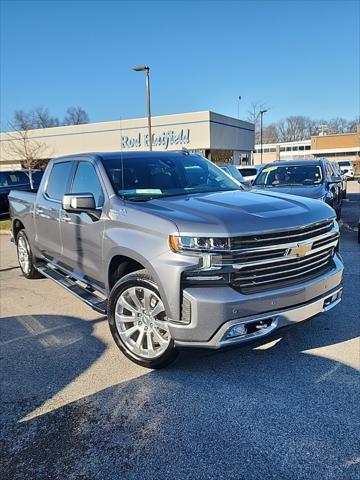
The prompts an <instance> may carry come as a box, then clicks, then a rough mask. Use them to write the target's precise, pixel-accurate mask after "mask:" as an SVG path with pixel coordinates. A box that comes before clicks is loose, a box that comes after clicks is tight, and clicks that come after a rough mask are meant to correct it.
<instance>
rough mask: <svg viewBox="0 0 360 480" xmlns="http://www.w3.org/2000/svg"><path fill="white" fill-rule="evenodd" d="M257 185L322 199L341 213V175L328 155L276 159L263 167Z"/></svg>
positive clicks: (256, 186)
mask: <svg viewBox="0 0 360 480" xmlns="http://www.w3.org/2000/svg"><path fill="white" fill-rule="evenodd" d="M254 188H257V189H266V190H273V191H276V192H279V193H289V194H291V195H299V196H301V197H308V198H314V199H317V200H322V201H323V202H325V203H327V204H328V205H330V206H331V207H332V208H333V209H334V210H335V212H336V216H337V219H340V217H341V205H342V185H341V177H339V176H334V171H333V169H332V168H331V165H330V163H329V162H328V161H327V160H325V159H319V160H284V161H280V162H273V163H271V164H269V165H267V166H266V167H264V168H263V169H262V170H261V172H260V173H259V175H258V176H257V178H256V180H255V182H254Z"/></svg>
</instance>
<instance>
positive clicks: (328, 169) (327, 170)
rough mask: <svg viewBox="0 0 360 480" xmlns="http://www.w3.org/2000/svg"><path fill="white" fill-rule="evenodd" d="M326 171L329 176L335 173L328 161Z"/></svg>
mask: <svg viewBox="0 0 360 480" xmlns="http://www.w3.org/2000/svg"><path fill="white" fill-rule="evenodd" d="M326 173H327V175H328V177H332V176H333V175H334V174H333V171H332V169H331V167H330V165H329V164H328V163H327V164H326Z"/></svg>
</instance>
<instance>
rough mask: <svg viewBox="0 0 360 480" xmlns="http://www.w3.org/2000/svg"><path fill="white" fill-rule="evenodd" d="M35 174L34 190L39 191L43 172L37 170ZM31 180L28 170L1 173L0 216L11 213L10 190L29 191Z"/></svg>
mask: <svg viewBox="0 0 360 480" xmlns="http://www.w3.org/2000/svg"><path fill="white" fill-rule="evenodd" d="M32 174H33V184H34V189H37V188H38V186H39V184H40V181H41V178H42V175H43V172H41V171H40V170H35V171H34V172H32ZM29 188H30V180H29V172H28V170H8V171H3V172H0V214H1V215H5V214H7V213H9V201H8V195H9V193H10V190H29Z"/></svg>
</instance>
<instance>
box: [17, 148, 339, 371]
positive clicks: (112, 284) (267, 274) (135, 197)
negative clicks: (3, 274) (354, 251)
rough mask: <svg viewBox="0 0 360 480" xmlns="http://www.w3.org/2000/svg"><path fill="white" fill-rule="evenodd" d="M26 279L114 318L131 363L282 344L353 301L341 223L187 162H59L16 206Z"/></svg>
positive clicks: (317, 205) (183, 155) (183, 157)
mask: <svg viewBox="0 0 360 480" xmlns="http://www.w3.org/2000/svg"><path fill="white" fill-rule="evenodd" d="M9 198H10V212H11V218H12V231H13V239H14V241H15V243H16V245H17V252H18V258H19V263H20V267H21V269H22V272H23V274H24V275H25V277H27V278H35V277H38V276H39V275H43V276H46V277H49V278H51V279H53V280H54V281H55V282H57V283H58V284H60V285H62V286H63V287H65V288H66V289H67V290H68V291H70V292H72V293H73V294H75V295H77V296H78V297H80V298H81V299H82V300H83V301H84V302H86V303H87V304H88V305H90V306H91V307H92V308H94V309H95V310H97V311H99V312H102V313H104V314H105V313H106V314H107V316H108V320H109V325H110V330H111V333H112V335H113V337H114V340H115V342H116V344H117V345H118V347H119V348H120V349H121V350H122V352H123V353H124V354H125V355H126V356H127V357H128V358H130V359H131V360H132V361H134V362H136V363H138V364H140V365H143V366H146V367H150V368H160V367H164V366H166V365H167V364H169V363H170V362H171V361H173V360H174V358H175V357H176V355H177V351H178V347H183V346H184V347H185V346H191V347H206V348H219V347H223V346H228V345H234V344H237V343H241V342H246V341H248V340H255V339H259V338H261V337H265V336H268V335H270V334H271V333H272V332H274V330H276V329H278V328H280V327H284V326H287V325H292V324H295V323H297V322H301V321H303V320H306V319H308V318H310V317H313V316H314V315H316V314H318V313H321V312H324V311H325V310H328V309H330V308H332V307H333V306H335V305H336V304H337V303H338V302H339V301H340V299H341V292H342V286H341V281H342V273H343V263H342V260H341V257H340V255H339V253H338V241H339V229H338V224H337V222H336V220H335V212H334V211H333V210H332V209H331V208H330V207H329V206H327V205H326V204H325V203H323V202H320V201H317V200H311V199H305V198H300V197H294V196H291V195H286V194H277V193H273V192H268V191H266V190H264V191H258V192H256V193H254V192H251V191H245V190H244V189H243V188H242V187H241V185H240V184H239V183H237V182H236V180H234V179H232V178H231V177H230V176H229V175H227V174H226V173H225V172H223V171H222V170H221V169H220V168H218V167H217V166H216V165H214V164H212V163H211V162H209V161H208V160H206V159H204V158H203V157H201V156H199V155H195V154H189V153H188V152H178V153H167V152H161V153H159V152H139V153H122V152H120V153H96V154H83V155H73V156H67V157H62V158H57V159H55V160H52V161H50V163H49V165H48V167H47V169H46V172H45V174H44V176H43V179H42V181H41V184H40V187H39V190H38V192H37V194H34V193H30V192H11V193H10V197H9Z"/></svg>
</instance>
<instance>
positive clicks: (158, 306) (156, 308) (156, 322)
mask: <svg viewBox="0 0 360 480" xmlns="http://www.w3.org/2000/svg"><path fill="white" fill-rule="evenodd" d="M115 324H116V328H117V331H118V333H119V336H120V338H121V340H122V342H123V343H124V345H125V347H126V348H127V350H128V351H129V352H130V353H132V354H134V355H136V356H138V357H142V358H146V359H151V358H157V357H159V356H161V355H162V354H163V353H164V352H165V350H166V349H167V348H168V346H169V343H170V341H171V337H170V332H169V327H168V324H167V321H166V314H165V308H164V304H163V302H162V301H161V299H160V297H159V296H158V295H157V294H156V293H155V292H154V291H153V290H151V289H149V288H146V287H140V286H139V287H130V288H127V289H126V290H124V291H123V292H122V293H121V294H120V296H119V298H118V300H117V302H116V306H115Z"/></svg>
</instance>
